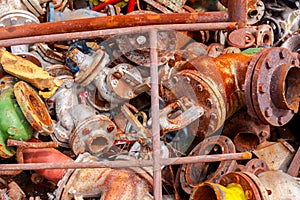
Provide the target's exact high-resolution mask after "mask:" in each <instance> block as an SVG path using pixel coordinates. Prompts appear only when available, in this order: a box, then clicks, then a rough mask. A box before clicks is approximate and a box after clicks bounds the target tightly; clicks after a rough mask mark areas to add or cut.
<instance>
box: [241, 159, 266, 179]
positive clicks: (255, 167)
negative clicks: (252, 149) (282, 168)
mask: <svg viewBox="0 0 300 200" xmlns="http://www.w3.org/2000/svg"><path fill="white" fill-rule="evenodd" d="M269 170H270V169H269V167H268V164H267V163H266V162H265V161H263V160H261V159H258V158H253V159H251V160H249V162H248V163H247V164H246V166H245V167H244V168H243V170H242V171H243V172H249V173H252V174H254V175H256V176H257V175H258V174H259V173H261V172H265V171H269Z"/></svg>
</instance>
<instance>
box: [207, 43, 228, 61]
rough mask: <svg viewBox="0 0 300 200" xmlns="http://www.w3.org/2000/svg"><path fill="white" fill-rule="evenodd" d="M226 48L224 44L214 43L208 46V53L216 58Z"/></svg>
mask: <svg viewBox="0 0 300 200" xmlns="http://www.w3.org/2000/svg"><path fill="white" fill-rule="evenodd" d="M224 48H225V47H224V45H223V44H220V43H212V44H210V45H209V46H208V47H207V55H208V56H210V57H214V58H216V57H218V56H219V55H221V54H222V53H223V51H224Z"/></svg>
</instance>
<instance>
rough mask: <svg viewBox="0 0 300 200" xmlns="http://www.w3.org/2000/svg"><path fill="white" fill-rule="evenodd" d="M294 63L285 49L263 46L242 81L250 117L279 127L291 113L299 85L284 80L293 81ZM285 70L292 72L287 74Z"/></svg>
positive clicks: (297, 69) (295, 64) (292, 112)
mask: <svg viewBox="0 0 300 200" xmlns="http://www.w3.org/2000/svg"><path fill="white" fill-rule="evenodd" d="M298 63H299V61H298V60H297V59H296V57H295V56H294V55H293V54H292V53H291V52H290V51H289V50H287V49H284V48H280V47H276V48H270V49H264V50H262V51H261V52H260V53H259V54H258V55H257V56H255V57H254V58H253V59H252V60H251V62H250V64H249V68H248V71H247V75H246V82H245V94H246V103H247V105H248V112H249V114H250V115H251V116H254V117H257V118H259V119H260V120H261V121H262V122H264V123H266V124H270V125H273V126H282V125H284V124H286V123H287V122H288V121H289V120H290V119H291V118H292V117H293V116H294V114H295V112H297V111H298V105H296V102H298V101H299V100H298V99H297V98H296V100H294V97H293V95H297V94H298V93H297V92H296V89H297V88H298V87H299V84H290V83H289V84H287V83H288V82H289V79H291V78H290V77H292V78H293V79H295V80H297V77H298V76H299V73H300V72H299V67H298ZM295 70H296V71H295ZM289 71H291V72H293V71H294V72H295V73H293V74H288V72H289ZM293 76H296V77H293ZM280 87H281V88H280ZM280 89H281V90H280ZM290 90H292V91H290ZM289 91H290V92H289ZM289 93H290V94H289ZM290 101H292V102H290ZM295 101H296V102H295ZM281 102H283V103H281ZM282 104H283V105H282ZM292 107H293V108H292Z"/></svg>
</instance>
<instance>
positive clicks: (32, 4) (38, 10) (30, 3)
mask: <svg viewBox="0 0 300 200" xmlns="http://www.w3.org/2000/svg"><path fill="white" fill-rule="evenodd" d="M22 2H23V4H24V5H25V6H26V7H27V9H28V10H29V11H31V12H32V13H33V14H34V15H35V16H36V17H39V16H41V15H43V14H45V13H44V11H43V8H42V6H41V5H40V2H39V1H38V0H22Z"/></svg>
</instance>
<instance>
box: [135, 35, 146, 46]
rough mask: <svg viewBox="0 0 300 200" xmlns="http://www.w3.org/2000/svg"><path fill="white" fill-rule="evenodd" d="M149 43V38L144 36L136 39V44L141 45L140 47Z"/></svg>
mask: <svg viewBox="0 0 300 200" xmlns="http://www.w3.org/2000/svg"><path fill="white" fill-rule="evenodd" d="M146 41H147V38H146V37H145V36H143V35H139V36H138V37H137V38H136V42H137V43H138V44H139V45H143V44H145V43H146Z"/></svg>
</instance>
